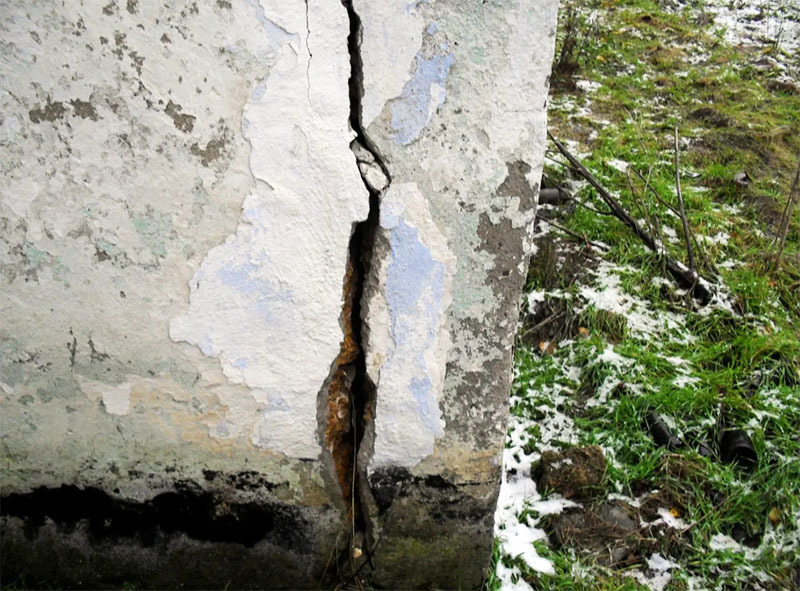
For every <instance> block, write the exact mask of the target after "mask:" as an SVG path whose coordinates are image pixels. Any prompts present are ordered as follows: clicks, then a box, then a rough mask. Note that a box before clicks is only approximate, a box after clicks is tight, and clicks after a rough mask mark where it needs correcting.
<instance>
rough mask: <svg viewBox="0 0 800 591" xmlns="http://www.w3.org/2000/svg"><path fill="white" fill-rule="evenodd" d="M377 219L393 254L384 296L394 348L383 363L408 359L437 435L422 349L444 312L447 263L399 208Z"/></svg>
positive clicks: (420, 409) (413, 385)
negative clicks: (428, 244)
mask: <svg viewBox="0 0 800 591" xmlns="http://www.w3.org/2000/svg"><path fill="white" fill-rule="evenodd" d="M381 225H382V226H383V227H384V228H386V229H388V230H389V231H390V234H389V242H390V245H391V259H390V262H389V268H388V272H387V281H386V302H387V304H388V306H389V315H390V317H391V335H392V340H393V341H394V344H395V348H394V351H393V352H392V356H391V358H390V359H389V360H388V361H387V363H386V371H387V372H390V373H391V372H393V370H394V367H393V366H394V365H395V364H398V363H402V364H403V365H404V366H405V367H408V366H409V364H410V365H411V367H412V369H413V373H414V374H416V375H415V377H413V378H412V379H411V381H410V383H409V384H408V388H409V391H410V392H411V394H412V396H413V398H414V402H415V404H416V412H417V416H418V417H419V419H420V422H421V424H422V425H423V426H424V428H425V429H426V430H427V431H428V432H429V433H431V434H432V435H434V436H435V435H440V434H441V432H442V427H441V424H440V420H439V419H440V413H439V408H438V402H437V399H436V393H435V392H434V391H433V384H432V383H431V379H430V376H429V374H428V367H427V363H426V361H425V353H426V352H428V351H429V350H430V348H431V347H432V346H435V339H436V332H437V329H438V326H439V319H440V317H441V314H442V307H443V304H442V302H443V296H444V278H445V268H444V264H443V263H442V262H441V261H438V260H436V258H434V256H433V253H432V252H431V250H430V248H428V246H426V245H425V243H424V242H423V241H422V240H421V238H420V235H419V230H417V229H416V228H414V227H412V226H409V225H408V224H407V223H406V222H405V221H404V220H403V219H402V218H401V217H400V213H399V212H394V211H392V210H391V209H389V210H388V211H386V214H385V215H383V214H382V219H381Z"/></svg>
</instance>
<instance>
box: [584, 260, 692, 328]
mask: <svg viewBox="0 0 800 591" xmlns="http://www.w3.org/2000/svg"><path fill="white" fill-rule="evenodd" d="M621 271H629V272H632V271H634V270H633V269H631V268H625V267H621V266H619V265H614V264H612V263H608V262H605V261H603V262H602V263H600V265H598V267H597V269H595V271H594V275H595V285H594V286H588V285H582V286H580V289H579V294H580V296H581V297H582V298H583V300H584V301H585V302H586V304H585V305H584V306H583V307H582V308H580V311H583V310H586V309H587V308H588V307H589V306H594V308H595V309H597V310H605V311H606V312H611V313H612V314H617V315H620V316H622V317H623V318H625V320H626V321H627V327H628V330H629V331H630V332H631V335H632V336H639V337H644V338H652V337H653V336H655V335H661V334H664V333H673V334H675V336H676V337H677V338H678V340H679V341H680V340H685V339H689V338H691V337H690V335H689V333H688V332H687V331H686V327H685V322H684V319H683V318H682V317H681V316H679V315H678V314H675V313H673V312H663V311H656V310H653V309H652V306H651V305H650V304H649V303H648V302H647V301H645V300H643V299H640V298H637V297H636V296H633V295H631V294H629V293H626V292H625V291H624V290H623V288H622V281H621V277H620V274H619V273H620V272H621Z"/></svg>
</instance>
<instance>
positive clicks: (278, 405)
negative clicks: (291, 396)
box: [264, 394, 289, 416]
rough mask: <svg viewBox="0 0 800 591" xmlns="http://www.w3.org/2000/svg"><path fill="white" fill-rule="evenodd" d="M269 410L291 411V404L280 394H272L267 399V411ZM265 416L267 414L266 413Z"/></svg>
mask: <svg viewBox="0 0 800 591" xmlns="http://www.w3.org/2000/svg"><path fill="white" fill-rule="evenodd" d="M269 411H279V412H289V404H288V403H287V402H286V401H285V400H284V399H283V397H282V396H281V395H280V394H270V395H269V400H268V401H267V412H269ZM264 416H266V413H264Z"/></svg>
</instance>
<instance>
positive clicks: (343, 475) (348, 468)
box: [323, 0, 391, 578]
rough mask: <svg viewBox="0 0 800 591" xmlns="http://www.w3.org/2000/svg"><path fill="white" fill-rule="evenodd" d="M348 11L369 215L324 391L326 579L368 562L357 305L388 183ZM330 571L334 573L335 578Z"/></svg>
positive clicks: (353, 115)
mask: <svg viewBox="0 0 800 591" xmlns="http://www.w3.org/2000/svg"><path fill="white" fill-rule="evenodd" d="M342 5H343V6H344V7H345V9H346V10H347V14H348V17H349V22H350V31H349V34H348V39H347V46H348V51H349V54H350V77H349V80H348V85H349V93H350V126H351V128H352V129H353V131H354V132H355V133H356V139H355V140H353V142H352V143H351V146H350V147H351V149H352V150H353V153H354V155H355V157H356V161H357V164H358V168H359V172H360V174H361V178H362V180H363V182H364V185H365V187H366V188H367V191H368V192H369V215H368V216H367V219H366V220H364V221H362V222H359V223H356V224H354V226H353V231H352V234H351V238H350V244H349V258H348V261H347V268H346V272H345V278H344V287H343V307H342V314H341V318H340V323H341V325H342V332H343V339H342V342H341V346H340V351H339V355H338V356H337V358H336V359H335V361H334V363H333V365H332V368H331V374H330V376H329V378H328V380H327V381H326V384H327V387H324V388H323V395H324V401H323V407H324V409H325V410H326V411H327V414H326V418H325V423H324V425H323V427H324V441H325V445H326V447H327V448H328V451H329V452H330V454H331V457H332V460H333V465H334V470H335V472H336V479H337V481H338V483H339V486H340V487H341V489H342V498H343V501H344V505H345V508H346V509H345V510H346V515H347V517H346V522H347V523H348V526H349V532H348V534H349V543H348V544H347V545H346V546H347V552H342V553H341V558H340V560H338V561H335V562H334V564H332V565H331V567H330V568H331V573H329V574H335V575H336V576H338V577H339V578H347V577H352V576H353V575H355V573H356V572H358V570H359V569H360V568H361V566H363V564H364V561H365V560H368V558H369V553H368V552H367V554H364V553H363V552H364V548H362V546H363V545H364V538H365V533H366V530H367V523H366V516H365V514H364V512H363V511H362V503H361V499H362V496H363V495H364V494H365V493H364V491H361V490H359V489H360V488H361V486H362V485H361V483H365V482H366V478H365V476H366V469H365V467H364V466H361V465H360V464H359V462H358V457H359V455H360V454H359V450H360V445H361V442H362V440H363V437H364V433H365V432H366V431H367V429H368V427H369V425H370V423H371V422H372V420H373V418H374V412H375V411H374V409H375V391H376V388H375V386H374V384H373V383H372V381H371V380H370V379H369V376H368V375H367V371H366V355H365V350H364V346H363V343H362V335H363V334H364V327H363V326H362V317H361V302H362V298H363V295H364V285H365V282H366V278H367V277H368V275H369V270H370V265H371V259H372V251H373V244H374V240H375V232H376V229H377V227H378V224H379V218H380V215H379V212H380V195H381V193H382V192H383V191H385V190H386V188H387V187H388V186H389V183H390V181H391V178H390V175H389V172H388V169H387V167H386V165H385V164H384V162H383V160H382V159H381V157H380V155H379V154H378V152H377V150H376V149H375V147H374V146H373V145H372V143H371V142H370V140H369V138H368V136H367V135H366V133H365V131H364V129H363V127H362V104H361V102H362V98H363V96H364V87H363V64H362V59H361V53H360V45H361V31H362V29H361V20H360V18H359V16H358V14H357V13H356V11H355V9H354V8H353V4H352V0H342ZM334 571H335V572H334Z"/></svg>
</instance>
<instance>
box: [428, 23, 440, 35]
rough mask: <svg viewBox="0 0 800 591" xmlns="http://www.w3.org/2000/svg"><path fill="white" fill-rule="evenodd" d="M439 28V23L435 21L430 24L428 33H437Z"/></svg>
mask: <svg viewBox="0 0 800 591" xmlns="http://www.w3.org/2000/svg"><path fill="white" fill-rule="evenodd" d="M438 30H439V25H438V23H437V22H436V21H433V22H432V23H431V24H429V25H428V35H435V34H436V31H438Z"/></svg>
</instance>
